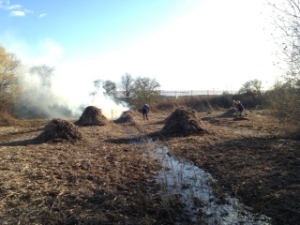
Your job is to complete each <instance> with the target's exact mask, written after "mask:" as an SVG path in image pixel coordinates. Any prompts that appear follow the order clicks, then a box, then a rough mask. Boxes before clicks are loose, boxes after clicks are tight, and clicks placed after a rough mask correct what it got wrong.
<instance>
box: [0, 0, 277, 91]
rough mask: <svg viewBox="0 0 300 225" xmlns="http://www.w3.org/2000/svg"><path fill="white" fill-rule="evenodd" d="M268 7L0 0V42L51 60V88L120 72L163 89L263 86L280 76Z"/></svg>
mask: <svg viewBox="0 0 300 225" xmlns="http://www.w3.org/2000/svg"><path fill="white" fill-rule="evenodd" d="M268 13H269V9H268V7H266V6H264V1H263V0H251V1H250V0H226V1H224V0H90V1H80V0H73V1H67V0H65V1H62V0H51V1H34V0H27V1H25V0H10V1H8V0H6V1H5V0H0V44H1V45H3V46H4V47H5V48H6V49H7V50H8V51H11V52H14V53H15V54H16V55H17V56H18V57H19V58H20V59H21V60H22V62H23V63H25V64H46V65H49V66H54V67H55V68H56V79H57V84H58V88H59V84H62V83H65V82H68V81H69V80H70V79H72V82H71V83H72V87H73V88H75V89H77V90H78V87H81V86H82V85H83V84H86V86H88V84H92V81H93V80H95V79H102V80H108V79H109V80H112V81H114V82H119V81H120V79H121V76H122V75H124V74H125V73H129V74H131V75H132V76H133V77H137V76H142V77H150V78H155V79H156V80H157V81H158V82H159V83H160V84H161V89H162V90H212V89H215V90H232V89H233V90H237V89H239V88H240V87H241V85H242V84H243V83H245V82H246V81H249V80H250V79H259V80H262V81H263V85H264V87H267V86H270V85H271V84H272V83H273V82H274V81H275V80H276V77H277V76H278V75H279V74H280V73H279V72H278V69H277V68H275V67H274V66H273V62H274V60H276V58H275V57H274V52H275V51H276V49H274V47H275V45H274V44H273V40H272V38H271V36H270V35H269V32H270V30H269V22H270V21H267V19H270V18H269V14H268ZM61 88H62V87H61ZM64 88H65V87H64Z"/></svg>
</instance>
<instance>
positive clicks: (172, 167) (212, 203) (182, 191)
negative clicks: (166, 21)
mask: <svg viewBox="0 0 300 225" xmlns="http://www.w3.org/2000/svg"><path fill="white" fill-rule="evenodd" d="M152 154H153V155H152V157H153V158H154V159H156V160H158V161H159V162H160V163H161V165H162V170H160V171H159V173H158V174H157V176H156V182H158V183H159V184H160V185H162V186H164V187H165V188H166V191H165V193H163V194H162V195H166V196H168V195H174V194H176V195H178V196H179V199H180V201H181V202H182V203H183V205H185V208H184V211H185V213H186V214H187V215H189V217H190V219H191V220H192V221H193V222H196V221H197V217H198V215H199V211H201V212H202V213H203V214H204V215H205V218H204V219H205V220H206V222H207V223H208V224H209V225H217V224H220V225H221V224H222V225H229V224H230V225H232V224H237V225H238V224H243V225H254V224H257V225H269V224H271V223H270V218H268V217H266V216H263V215H256V214H253V213H252V212H251V209H250V208H249V207H246V206H244V205H243V204H242V203H240V202H239V201H238V199H236V198H233V197H230V196H229V195H226V197H225V201H222V202H225V203H224V204H223V203H220V201H219V200H218V199H217V198H216V197H215V196H214V194H213V189H212V188H211V187H210V185H209V183H211V182H216V180H214V179H213V178H212V176H211V175H210V174H209V173H207V172H205V171H204V170H202V169H200V168H199V167H197V166H195V165H194V163H192V162H179V161H178V160H177V159H176V158H174V157H172V156H170V155H169V154H168V148H166V147H163V148H157V149H156V150H155V151H154V152H153V153H152ZM195 199H197V200H200V202H201V206H198V205H199V204H195V201H194V200H195ZM246 208H247V209H246Z"/></svg>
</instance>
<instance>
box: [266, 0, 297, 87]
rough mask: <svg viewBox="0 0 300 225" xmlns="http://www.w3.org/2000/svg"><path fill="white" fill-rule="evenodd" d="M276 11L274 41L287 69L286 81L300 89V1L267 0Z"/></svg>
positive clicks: (285, 73)
mask: <svg viewBox="0 0 300 225" xmlns="http://www.w3.org/2000/svg"><path fill="white" fill-rule="evenodd" d="M267 2H268V4H269V5H270V6H271V7H272V8H273V9H274V11H273V12H274V15H273V19H274V21H273V24H274V29H275V30H274V32H273V33H272V34H273V36H274V40H275V42H276V43H277V45H278V46H279V50H280V54H279V55H280V59H281V60H282V61H283V62H284V65H285V67H286V68H287V69H286V70H285V72H284V75H285V79H286V80H287V81H288V82H290V83H292V84H294V85H296V86H298V88H299V87H300V1H299V0H282V1H277V0H267Z"/></svg>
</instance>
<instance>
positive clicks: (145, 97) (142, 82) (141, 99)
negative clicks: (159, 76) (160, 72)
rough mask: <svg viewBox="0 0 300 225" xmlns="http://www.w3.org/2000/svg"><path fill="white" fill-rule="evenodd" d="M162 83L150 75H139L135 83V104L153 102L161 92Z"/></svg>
mask: <svg viewBox="0 0 300 225" xmlns="http://www.w3.org/2000/svg"><path fill="white" fill-rule="evenodd" d="M159 88H160V84H159V83H158V82H157V81H156V80H155V79H151V78H148V77H138V78H136V79H135V81H134V85H133V90H132V92H133V102H134V104H135V105H142V104H145V103H148V104H151V102H153V101H154V100H155V98H156V97H157V96H158V94H159Z"/></svg>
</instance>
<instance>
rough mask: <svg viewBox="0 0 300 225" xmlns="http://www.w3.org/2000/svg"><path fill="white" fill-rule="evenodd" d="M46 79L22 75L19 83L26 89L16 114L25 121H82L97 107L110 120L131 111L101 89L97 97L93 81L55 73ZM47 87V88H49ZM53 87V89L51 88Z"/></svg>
mask: <svg viewBox="0 0 300 225" xmlns="http://www.w3.org/2000/svg"><path fill="white" fill-rule="evenodd" d="M48 78H50V80H49V82H45V79H47V78H45V77H43V76H41V75H40V74H38V73H36V72H32V71H30V70H29V68H23V69H22V71H21V72H20V77H19V83H20V87H21V89H22V94H21V96H20V104H19V105H18V106H17V107H16V109H15V113H16V114H17V115H18V116H20V117H23V118H78V117H79V116H80V115H81V114H82V112H83V111H84V109H85V108H86V107H88V106H96V107H97V108H100V109H101V110H102V113H103V115H104V116H105V117H106V118H108V119H116V118H118V117H119V116H120V115H121V114H122V112H123V111H125V110H128V107H126V106H124V104H121V103H116V102H115V101H114V100H113V99H112V98H110V97H108V96H106V95H104V90H103V89H101V88H100V89H99V90H97V93H96V94H95V95H91V92H93V91H94V90H95V87H94V83H93V81H92V80H90V79H82V77H81V78H79V77H72V76H63V75H62V74H60V76H59V75H58V74H56V73H55V71H54V74H53V76H49V77H48ZM45 83H46V84H45ZM48 84H49V85H48Z"/></svg>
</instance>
